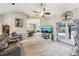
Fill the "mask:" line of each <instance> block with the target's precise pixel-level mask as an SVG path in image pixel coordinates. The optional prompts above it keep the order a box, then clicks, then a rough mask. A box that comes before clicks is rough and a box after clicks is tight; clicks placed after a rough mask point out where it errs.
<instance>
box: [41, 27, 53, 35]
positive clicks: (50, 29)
mask: <svg viewBox="0 0 79 59" xmlns="http://www.w3.org/2000/svg"><path fill="white" fill-rule="evenodd" d="M41 33H52V27H51V26H42V27H41Z"/></svg>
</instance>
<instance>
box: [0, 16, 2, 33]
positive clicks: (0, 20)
mask: <svg viewBox="0 0 79 59" xmlns="http://www.w3.org/2000/svg"><path fill="white" fill-rule="evenodd" d="M1 33H2V16H1V15H0V34H1Z"/></svg>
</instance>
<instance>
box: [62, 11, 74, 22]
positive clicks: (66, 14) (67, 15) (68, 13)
mask: <svg viewBox="0 0 79 59" xmlns="http://www.w3.org/2000/svg"><path fill="white" fill-rule="evenodd" d="M72 17H73V13H72V12H71V11H66V12H64V13H63V14H62V15H61V18H62V20H66V21H68V20H70V19H71V18H72Z"/></svg>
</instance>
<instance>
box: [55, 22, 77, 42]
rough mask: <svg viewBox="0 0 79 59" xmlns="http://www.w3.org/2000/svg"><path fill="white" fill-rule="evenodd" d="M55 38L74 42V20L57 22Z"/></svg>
mask: <svg viewBox="0 0 79 59" xmlns="http://www.w3.org/2000/svg"><path fill="white" fill-rule="evenodd" d="M56 25H57V40H58V41H61V42H65V43H69V44H74V36H75V35H76V24H75V22H74V21H68V22H63V21H61V22H57V24H56Z"/></svg>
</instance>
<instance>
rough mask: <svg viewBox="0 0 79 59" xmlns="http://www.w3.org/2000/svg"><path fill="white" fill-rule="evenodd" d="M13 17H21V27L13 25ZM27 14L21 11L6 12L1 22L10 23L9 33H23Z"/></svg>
mask: <svg viewBox="0 0 79 59" xmlns="http://www.w3.org/2000/svg"><path fill="white" fill-rule="evenodd" d="M15 18H21V19H23V27H15ZM26 20H27V16H26V15H25V14H23V13H6V14H4V15H3V24H7V25H10V33H11V32H13V31H15V32H17V33H25V29H26Z"/></svg>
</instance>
